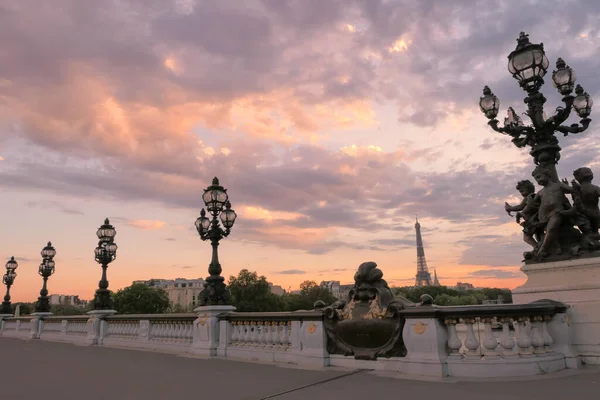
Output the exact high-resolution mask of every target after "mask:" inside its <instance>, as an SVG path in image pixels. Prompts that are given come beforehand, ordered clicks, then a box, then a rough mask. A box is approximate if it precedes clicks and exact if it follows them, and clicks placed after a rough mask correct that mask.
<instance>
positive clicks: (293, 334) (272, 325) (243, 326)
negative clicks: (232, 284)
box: [217, 311, 328, 366]
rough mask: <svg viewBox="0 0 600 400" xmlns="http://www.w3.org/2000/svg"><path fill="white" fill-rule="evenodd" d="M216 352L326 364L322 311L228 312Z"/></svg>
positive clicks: (264, 358)
mask: <svg viewBox="0 0 600 400" xmlns="http://www.w3.org/2000/svg"><path fill="white" fill-rule="evenodd" d="M219 324H220V330H221V331H225V334H224V335H222V336H221V337H222V338H223V340H224V342H223V343H220V344H219V347H218V350H217V354H218V355H222V356H226V357H230V358H238V359H245V360H254V361H270V362H281V363H294V364H310V365H318V366H326V365H328V354H327V352H326V350H325V343H326V342H325V334H324V330H323V314H322V312H321V311H294V312H274V313H237V312H227V313H224V314H221V315H220V316H219Z"/></svg>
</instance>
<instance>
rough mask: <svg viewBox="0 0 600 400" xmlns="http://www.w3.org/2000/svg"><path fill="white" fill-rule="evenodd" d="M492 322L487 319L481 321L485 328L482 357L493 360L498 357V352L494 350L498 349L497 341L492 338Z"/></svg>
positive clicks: (492, 319) (489, 318)
mask: <svg viewBox="0 0 600 400" xmlns="http://www.w3.org/2000/svg"><path fill="white" fill-rule="evenodd" d="M493 322H494V318H492V317H488V318H484V319H483V324H484V327H485V338H484V339H483V343H482V344H483V347H484V348H485V350H484V351H483V355H484V356H485V357H486V358H495V357H498V352H497V351H496V348H497V347H498V340H497V339H496V338H495V337H494V332H493V331H492V323H493Z"/></svg>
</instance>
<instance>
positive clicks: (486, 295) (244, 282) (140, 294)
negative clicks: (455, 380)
mask: <svg viewBox="0 0 600 400" xmlns="http://www.w3.org/2000/svg"><path fill="white" fill-rule="evenodd" d="M228 287H229V291H230V292H231V296H232V299H233V305H234V306H235V307H236V311H239V312H274V311H297V310H312V309H313V308H314V303H315V302H316V301H317V300H321V301H323V302H324V303H325V304H326V305H330V304H332V303H333V302H334V301H336V300H337V299H336V298H335V297H334V296H333V295H332V294H331V292H330V291H329V290H328V289H327V288H323V287H321V286H319V285H318V284H317V283H316V282H314V281H308V280H307V281H304V282H302V283H301V284H300V290H299V291H298V292H297V293H285V294H283V295H281V296H280V295H276V294H273V293H271V284H270V283H269V282H268V281H267V278H266V277H265V276H263V275H261V276H259V275H258V274H257V273H256V272H253V271H249V270H247V269H243V270H241V271H240V272H239V274H238V275H237V276H233V275H232V276H230V277H229V282H228ZM392 291H393V292H394V294H395V295H400V296H403V297H405V298H407V299H408V300H410V301H412V302H414V303H418V302H419V301H420V297H421V295H423V294H429V295H430V296H431V297H433V299H434V304H436V305H439V306H458V305H475V304H482V303H483V302H484V301H485V300H497V299H498V297H499V296H501V297H502V299H503V301H504V303H512V294H511V292H510V290H508V289H496V288H482V289H475V290H469V291H465V290H457V289H453V288H449V287H446V286H424V287H411V286H406V287H399V288H392ZM111 296H112V298H113V301H114V309H115V310H116V311H117V312H118V313H119V314H164V313H184V312H192V311H193V309H194V308H195V306H194V305H192V304H190V305H180V304H172V303H171V302H170V301H169V296H168V294H167V292H166V291H165V290H164V289H162V288H157V287H153V286H146V285H144V284H141V283H138V284H133V285H131V286H128V287H125V288H123V289H119V290H118V291H117V292H111ZM17 304H21V314H22V315H26V314H30V313H31V312H33V309H34V303H15V304H13V312H14V309H15V307H16V305H17ZM93 307H94V300H93V299H92V300H91V301H90V302H89V304H88V306H87V307H85V308H84V307H76V306H71V305H66V304H65V305H63V304H60V305H52V313H54V315H80V314H85V313H86V312H87V311H89V310H91V309H93Z"/></svg>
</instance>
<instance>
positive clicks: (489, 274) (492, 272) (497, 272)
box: [468, 269, 523, 279]
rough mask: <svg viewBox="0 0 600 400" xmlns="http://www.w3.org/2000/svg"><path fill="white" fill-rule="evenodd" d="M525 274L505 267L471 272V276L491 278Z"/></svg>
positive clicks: (505, 277)
mask: <svg viewBox="0 0 600 400" xmlns="http://www.w3.org/2000/svg"><path fill="white" fill-rule="evenodd" d="M522 276H523V274H522V273H520V272H514V271H506V270H503V269H481V270H478V271H473V272H471V273H469V276H468V277H469V278H484V279H487V278H490V279H512V278H521V277H522Z"/></svg>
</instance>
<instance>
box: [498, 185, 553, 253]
mask: <svg viewBox="0 0 600 400" xmlns="http://www.w3.org/2000/svg"><path fill="white" fill-rule="evenodd" d="M517 190H518V191H519V193H520V194H521V196H523V200H522V201H521V203H519V204H518V205H516V206H511V205H510V204H508V203H506V202H505V203H504V209H505V210H506V212H507V213H508V215H510V216H512V214H511V212H513V211H517V214H516V221H517V223H518V224H520V225H521V226H522V227H523V241H524V242H525V243H527V244H528V245H530V246H531V247H533V249H534V250H535V249H537V247H538V245H539V242H540V240H541V238H542V236H543V234H544V232H543V230H540V228H539V226H538V222H539V221H538V220H537V208H535V206H533V200H534V198H535V186H534V185H533V183H531V181H530V180H523V181H519V182H518V183H517ZM528 204H529V205H530V206H529V207H527V205H528ZM521 219H522V220H523V222H521Z"/></svg>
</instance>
